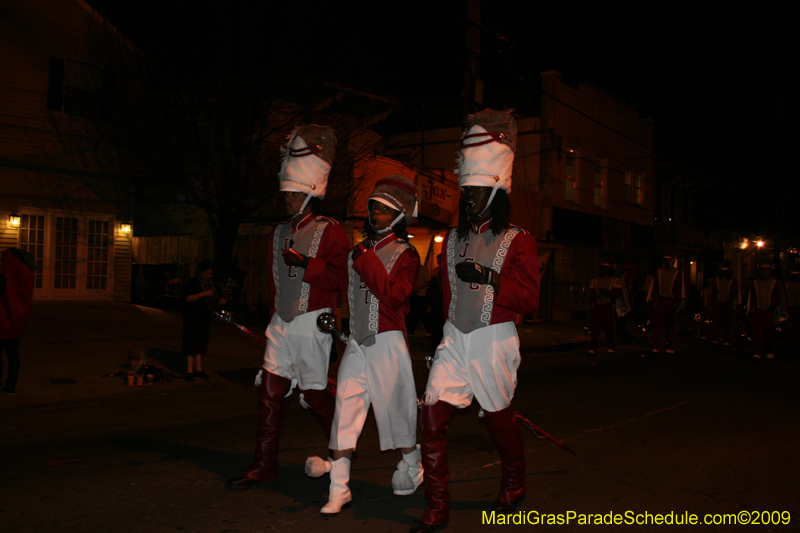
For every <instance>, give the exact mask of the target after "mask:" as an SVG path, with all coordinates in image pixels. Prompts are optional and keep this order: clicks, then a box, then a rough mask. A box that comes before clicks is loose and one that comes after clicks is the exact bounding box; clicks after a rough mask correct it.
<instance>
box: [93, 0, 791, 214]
mask: <svg viewBox="0 0 800 533" xmlns="http://www.w3.org/2000/svg"><path fill="white" fill-rule="evenodd" d="M89 3H90V4H92V5H93V6H94V7H95V8H96V9H98V10H99V11H100V12H101V13H102V14H104V15H105V16H106V17H107V18H108V19H109V20H110V21H111V22H112V23H114V24H115V25H116V26H117V27H119V28H120V29H121V30H122V31H123V32H124V33H126V34H127V35H129V36H130V37H131V38H132V39H134V40H135V41H137V42H139V43H146V42H148V40H152V39H153V38H154V36H160V37H156V38H163V35H164V33H165V32H166V33H170V32H174V37H175V39H176V41H175V42H184V43H185V42H186V41H187V40H188V41H189V42H192V41H194V42H197V41H201V40H203V39H206V38H207V36H208V35H209V33H210V32H213V29H212V28H213V25H214V21H213V20H204V18H205V17H204V13H203V10H202V9H199V8H198V7H197V6H198V5H201V4H204V3H205V2H202V1H201V2H192V3H189V4H184V3H182V2H169V3H166V7H165V5H164V3H160V2H155V1H153V0H143V1H141V2H135V3H134V2H119V1H114V0H89ZM272 4H274V5H275V11H274V13H275V18H281V17H297V19H298V20H300V25H299V26H297V27H298V28H300V29H299V30H296V31H295V32H294V34H293V35H292V36H290V37H286V36H283V41H282V42H283V44H285V45H286V46H289V47H297V48H298V49H299V48H302V47H311V48H314V49H315V50H318V52H317V54H318V56H319V61H318V64H319V65H321V66H322V67H321V68H326V67H327V68H329V69H330V72H333V73H335V72H337V71H353V70H352V69H348V68H339V67H340V66H341V65H342V63H343V62H344V63H347V62H348V61H350V62H351V63H358V64H359V65H360V68H359V67H358V66H357V67H356V68H355V71H356V72H361V73H362V74H364V73H367V74H369V75H366V76H362V77H361V79H353V83H360V84H361V85H362V86H365V88H366V89H367V90H371V91H374V92H376V93H378V94H385V95H388V96H390V97H392V98H395V99H397V100H398V101H400V102H401V103H402V107H401V109H402V110H403V112H404V113H405V114H406V117H414V115H415V114H417V115H420V116H421V112H420V109H421V106H422V104H423V103H424V104H425V105H426V113H427V116H428V117H429V125H431V124H435V123H436V120H437V110H438V109H441V112H440V113H438V115H439V117H438V120H439V121H443V122H446V123H448V125H457V124H459V123H460V118H461V117H460V115H459V114H458V112H459V105H458V98H459V93H460V91H461V88H462V86H463V79H464V71H463V64H464V57H465V53H464V49H465V47H464V35H465V27H466V24H465V14H466V0H444V1H435V2H430V1H428V2H416V1H414V2H410V3H409V2H407V3H391V4H384V3H380V2H372V3H366V2H335V3H334V2H313V1H312V2H295V3H293V4H292V7H288V8H287V7H285V6H286V3H274V2H273V3H272ZM482 4H483V7H482V15H481V17H482V20H481V23H482V24H481V26H482V31H481V52H482V55H481V74H482V75H481V77H482V78H483V80H484V85H485V89H484V91H485V95H486V100H487V101H491V99H492V97H493V96H496V95H498V94H500V93H502V92H503V91H504V89H508V88H509V87H517V88H520V87H528V86H531V84H533V85H535V84H537V83H538V82H539V73H540V72H541V71H544V70H551V69H552V70H558V71H560V72H561V73H562V74H563V79H564V80H567V81H573V82H577V81H585V82H588V83H590V84H592V85H595V86H597V87H599V88H600V89H602V90H604V91H606V92H608V93H610V94H612V95H614V96H616V97H618V98H620V99H622V100H624V101H626V102H628V103H630V104H631V105H633V106H634V107H635V108H636V110H637V111H638V112H639V114H640V116H642V117H643V118H651V119H653V120H654V123H655V154H656V161H657V162H672V161H680V162H682V163H685V164H687V165H690V166H692V167H695V168H697V169H698V170H700V171H702V172H704V173H705V174H706V175H707V176H708V179H709V180H710V183H713V184H714V186H715V188H714V189H712V195H711V196H710V198H712V200H708V201H709V202H711V203H712V204H713V203H716V202H714V201H713V199H716V198H721V197H722V196H720V195H723V196H725V197H729V198H730V201H729V203H728V205H729V206H732V207H731V208H732V209H733V211H734V213H737V214H736V215H735V216H737V217H739V219H742V220H743V219H745V218H750V217H749V215H747V214H746V213H752V212H756V213H758V214H760V215H764V214H771V213H772V212H773V211H774V210H773V209H772V207H773V206H772V205H771V202H772V201H773V200H772V199H773V198H775V196H776V195H777V196H779V197H789V196H791V195H794V194H796V193H797V191H798V187H797V185H796V184H795V183H794V182H796V181H797V180H796V179H794V178H792V177H791V176H789V175H788V172H789V171H790V167H789V161H788V158H789V153H788V152H789V150H790V140H789V138H788V137H787V135H788V132H789V125H790V122H792V120H793V119H791V117H792V116H796V104H795V103H794V102H793V101H792V102H790V101H789V83H790V79H794V77H795V74H794V72H795V70H796V67H797V63H798V62H797V60H796V59H795V51H796V50H797V49H798V44H800V43H798V39H797V37H796V35H797V33H798V32H796V31H795V30H794V29H793V28H791V27H790V25H792V24H793V19H795V18H796V17H795V16H793V15H790V14H789V13H786V12H783V11H780V10H778V9H777V8H775V9H770V8H769V7H758V8H757V10H754V8H753V7H752V4H751V5H750V6H748V5H742V6H741V7H731V4H728V5H727V6H725V7H724V8H720V9H710V8H702V9H698V8H697V7H696V6H697V3H695V4H694V5H690V4H686V5H681V4H680V3H675V2H670V3H666V2H656V3H650V4H648V5H646V6H645V5H644V4H642V3H639V4H638V7H632V5H628V6H625V7H623V6H618V7H614V6H609V4H612V3H608V2H603V3H600V2H590V3H586V4H581V3H575V2H558V3H555V2H549V3H544V2H489V1H486V0H484V1H483V2H482ZM180 5H188V6H190V7H189V8H187V9H181V8H180V7H178V6H180ZM278 9H281V10H282V11H280V12H279V11H278ZM270 10H272V7H270ZM287 10H288V11H287ZM272 12H273V11H270V13H272ZM304 20H307V22H308V24H307V25H304V24H303V21H304ZM274 22H275V21H270V22H268V23H267V22H265V31H268V30H266V29H267V28H270V27H272V26H271V25H270V24H272V23H274ZM170 29H171V30H170ZM145 46H146V45H145ZM353 47H355V48H356V49H358V50H359V53H358V54H356V55H355V56H354V55H352V54H337V53H336V51H337V49H338V48H342V49H348V50H349V49H353ZM349 67H353V65H349ZM370 85H371V86H370ZM367 86H369V87H367ZM523 94H524V93H523ZM448 102H452V103H449V104H448ZM512 106H513V107H517V108H519V109H525V105H524V104H523V103H517V104H516V105H515V104H514V103H512ZM416 120H417V119H416V118H414V119H410V120H408V121H406V126H408V125H409V124H413V123H414V122H416ZM436 125H438V124H436ZM755 184H759V185H758V186H759V187H760V188H762V189H769V190H768V191H767V192H766V194H763V195H759V194H756V191H755ZM787 192H788V193H789V194H787ZM753 198H758V200H757V201H756V202H755V203H756V204H757V205H756V207H755V208H748V207H747V206H748V205H751V204H753V203H754V202H753V201H752V199H753ZM729 215H731V213H727V214H726V216H729ZM712 218H713V217H712ZM762 218H763V216H762ZM783 222H784V223H785V222H786V221H783Z"/></svg>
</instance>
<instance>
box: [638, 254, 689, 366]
mask: <svg viewBox="0 0 800 533" xmlns="http://www.w3.org/2000/svg"><path fill="white" fill-rule="evenodd" d="M674 264H675V255H674V254H672V253H665V254H664V257H663V259H662V265H663V266H662V267H661V268H659V269H658V270H656V273H655V275H654V276H653V281H652V283H651V284H650V290H649V291H648V293H647V301H648V302H653V337H652V341H651V342H652V345H653V353H654V354H657V353H659V350H658V347H659V343H660V342H661V334H662V333H663V334H664V339H665V348H666V352H667V353H669V354H673V353H675V321H676V318H677V314H678V307H679V306H680V304H681V302H684V301H685V300H686V285H685V284H684V282H683V273H682V272H681V271H680V270H678V269H676V268H675V266H674Z"/></svg>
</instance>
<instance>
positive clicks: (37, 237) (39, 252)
mask: <svg viewBox="0 0 800 533" xmlns="http://www.w3.org/2000/svg"><path fill="white" fill-rule="evenodd" d="M19 247H20V248H22V249H23V250H25V251H26V252H28V253H29V254H31V255H32V256H33V261H34V264H35V265H36V272H35V273H34V276H33V288H34V289H41V288H42V281H43V279H44V277H43V276H44V215H22V216H21V217H20V224H19Z"/></svg>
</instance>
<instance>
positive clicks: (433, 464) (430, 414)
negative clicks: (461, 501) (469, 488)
mask: <svg viewBox="0 0 800 533" xmlns="http://www.w3.org/2000/svg"><path fill="white" fill-rule="evenodd" d="M453 409H455V408H454V407H453V406H452V405H450V404H449V403H447V402H442V401H438V402H436V403H435V404H433V405H423V406H422V467H423V468H424V473H423V478H424V480H425V498H426V499H427V500H428V508H427V509H425V512H424V513H423V515H422V525H421V526H417V527H413V528H411V532H412V533H426V532H427V533H430V532H433V531H438V530H439V529H442V528H443V527H444V526H445V525H446V524H447V523H448V522H449V521H450V492H449V491H448V490H447V484H448V482H449V480H450V471H449V469H448V466H447V428H448V427H449V423H450V418H451V417H452V416H453Z"/></svg>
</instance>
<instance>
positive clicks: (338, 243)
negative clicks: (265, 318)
mask: <svg viewBox="0 0 800 533" xmlns="http://www.w3.org/2000/svg"><path fill="white" fill-rule="evenodd" d="M290 247H292V248H294V249H295V250H297V251H298V252H300V253H301V254H303V255H305V256H307V257H308V267H307V268H305V269H303V268H302V267H289V266H287V265H286V264H285V263H284V261H283V256H282V252H283V251H284V250H286V249H288V248H290ZM349 251H350V242H349V240H348V239H347V233H345V231H344V228H342V226H341V225H340V224H339V223H338V222H336V221H335V220H333V219H332V218H328V217H323V216H317V215H313V214H308V215H306V216H305V217H303V218H302V219H301V220H297V221H295V220H287V221H285V222H283V223H282V224H279V225H278V226H277V227H276V228H275V231H273V232H272V235H270V239H269V246H268V255H267V266H268V268H269V306H270V314H272V313H275V312H276V311H277V312H278V314H279V316H281V318H282V319H283V320H285V321H287V322H288V321H290V320H291V319H293V318H294V317H295V316H297V315H299V314H302V313H308V312H311V311H316V310H318V309H324V308H326V307H331V308H335V307H336V293H337V292H339V291H342V290H344V289H345V287H346V286H347V254H348V252H349Z"/></svg>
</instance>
